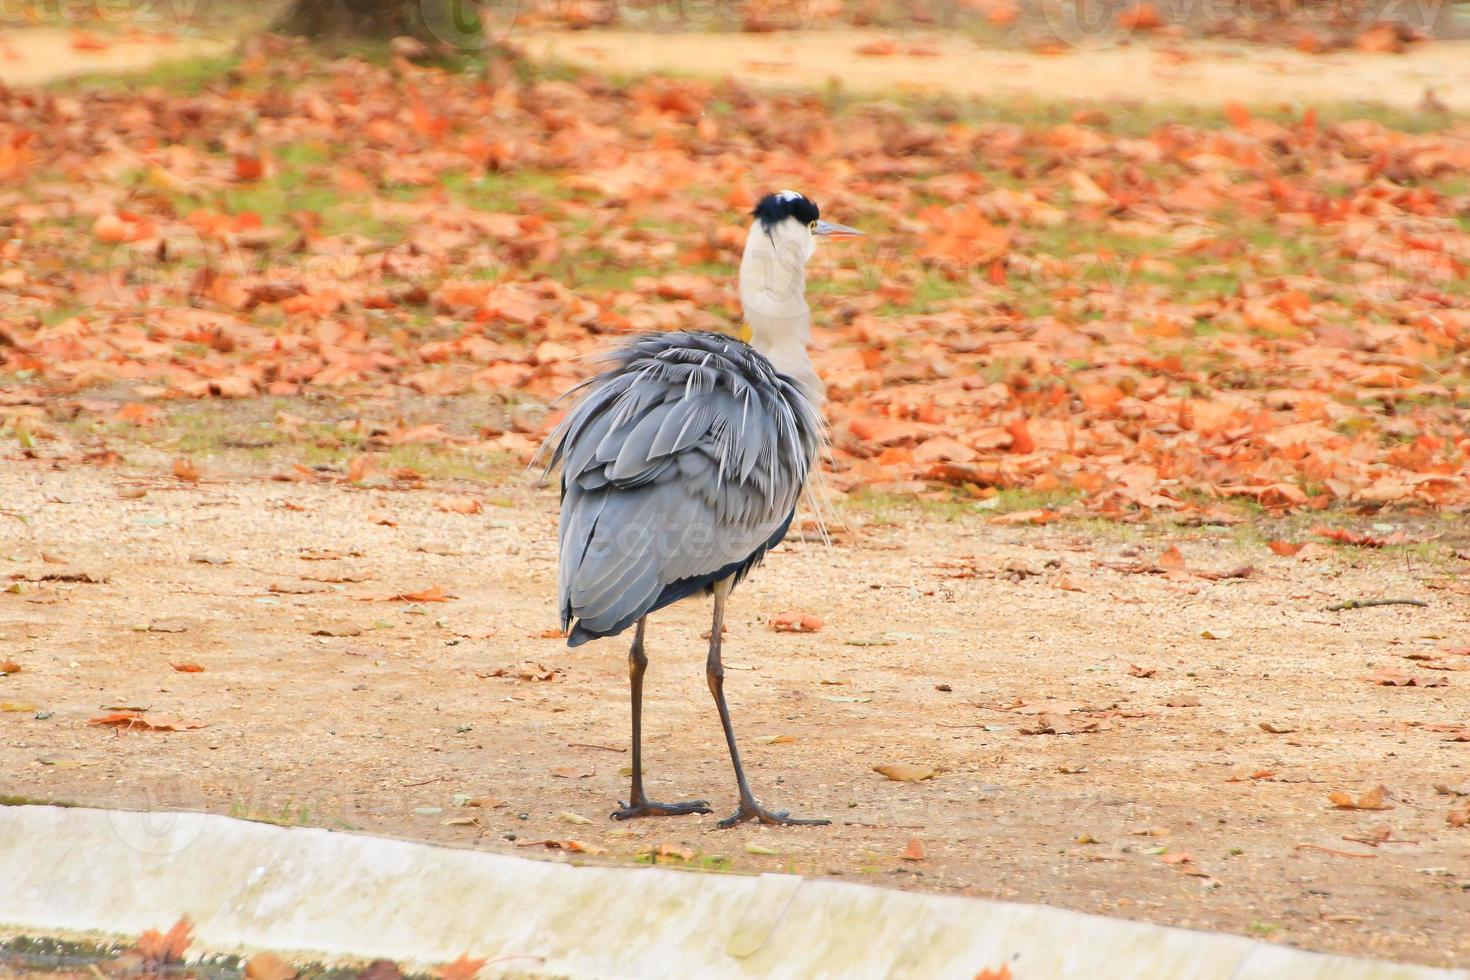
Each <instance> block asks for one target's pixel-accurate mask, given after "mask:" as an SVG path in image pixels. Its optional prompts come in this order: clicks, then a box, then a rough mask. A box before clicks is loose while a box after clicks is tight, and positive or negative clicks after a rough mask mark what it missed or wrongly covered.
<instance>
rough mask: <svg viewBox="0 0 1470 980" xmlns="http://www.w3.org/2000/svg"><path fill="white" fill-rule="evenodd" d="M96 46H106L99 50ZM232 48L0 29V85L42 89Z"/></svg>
mask: <svg viewBox="0 0 1470 980" xmlns="http://www.w3.org/2000/svg"><path fill="white" fill-rule="evenodd" d="M79 38H80V39H82V40H81V41H80V45H81V46H80V47H79V46H78V42H79ZM92 44H96V45H105V47H102V48H101V49H100V50H95V49H93V48H92V47H90V46H89V45H92ZM228 48H229V45H228V44H226V43H225V42H222V41H207V40H202V39H199V38H190V39H183V40H180V39H171V38H166V37H160V36H152V35H148V36H139V37H128V36H112V35H102V34H96V33H92V32H87V33H86V34H82V35H79V34H74V33H73V32H71V31H61V30H52V29H49V28H22V29H14V30H0V82H3V83H4V84H6V85H42V84H45V83H46V82H54V81H56V80H57V79H61V78H70V77H72V76H74V75H88V74H91V73H92V72H130V71H141V70H142V69H144V68H149V67H152V66H153V65H155V64H158V63H159V62H162V61H170V60H173V59H176V58H187V57H192V56H196V55H203V54H218V53H220V52H222V51H226V50H228Z"/></svg>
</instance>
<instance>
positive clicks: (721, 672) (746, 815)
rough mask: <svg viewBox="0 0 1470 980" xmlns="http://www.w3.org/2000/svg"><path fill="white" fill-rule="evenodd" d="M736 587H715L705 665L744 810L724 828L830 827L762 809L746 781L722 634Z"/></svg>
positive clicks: (724, 823)
mask: <svg viewBox="0 0 1470 980" xmlns="http://www.w3.org/2000/svg"><path fill="white" fill-rule="evenodd" d="M733 587H734V579H733V578H727V579H725V580H724V581H723V582H720V583H718V584H717V585H715V621H714V625H713V626H711V627H710V631H709V660H708V661H707V662H706V664H705V668H704V676H705V679H706V680H708V681H709V692H710V693H711V694H713V695H714V697H715V707H716V708H718V709H719V712H720V726H721V727H722V728H724V729H725V741H726V743H728V744H729V746H730V761H731V762H733V763H735V785H736V786H738V787H739V789H740V808H739V809H737V810H736V811H735V812H734V813H732V814H731V815H730V816H728V817H726V818H725V819H724V820H721V821H720V824H719V825H720V826H721V827H733V826H735V825H736V824H738V823H744V822H745V821H747V820H759V821H760V822H761V823H769V824H811V825H820V824H828V823H831V822H832V821H830V820H801V819H798V818H796V817H793V816H790V815H788V814H787V812H786V811H785V810H777V811H775V812H774V813H773V812H772V811H770V810H767V809H766V808H765V807H763V806H761V805H760V803H759V802H758V801H757V800H756V798H755V795H754V794H753V793H751V791H750V784H749V783H747V782H746V781H745V767H744V766H742V765H741V764H740V750H739V749H738V748H736V747H735V726H733V725H732V724H730V708H729V706H728V705H727V704H725V667H724V665H723V664H721V663H720V639H721V637H720V634H721V633H723V632H724V629H725V597H726V596H728V595H729V594H730V589H731V588H733Z"/></svg>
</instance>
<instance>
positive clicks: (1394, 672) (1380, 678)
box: [1363, 667, 1450, 687]
mask: <svg viewBox="0 0 1470 980" xmlns="http://www.w3.org/2000/svg"><path fill="white" fill-rule="evenodd" d="M1363 680H1365V681H1368V682H1369V683H1371V684H1377V685H1379V686H1381V687H1449V685H1450V682H1449V679H1448V678H1446V677H1428V676H1425V675H1422V674H1406V673H1404V672H1403V671H1402V670H1399V669H1398V668H1396V667H1383V668H1380V669H1378V670H1375V671H1373V673H1371V674H1364V675H1363Z"/></svg>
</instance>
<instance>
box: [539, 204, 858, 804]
mask: <svg viewBox="0 0 1470 980" xmlns="http://www.w3.org/2000/svg"><path fill="white" fill-rule="evenodd" d="M752 215H753V217H754V221H753V222H752V223H751V226H750V233H749V235H748V237H747V239H746V244H745V252H744V255H743V257H742V259H741V262H740V301H741V306H742V310H743V314H744V318H745V326H746V329H747V330H748V340H749V342H748V343H747V342H745V340H741V339H736V338H732V337H729V336H726V335H724V334H720V333H705V332H673V333H660V334H650V335H646V336H641V337H637V338H635V339H634V340H632V342H630V343H629V344H627V345H626V346H625V347H623V348H622V349H621V350H619V351H617V352H616V353H615V354H614V355H612V358H611V361H612V364H611V367H610V368H609V369H608V370H606V371H604V372H603V373H601V374H599V375H597V376H596V377H594V378H591V379H590V380H588V381H586V382H584V383H583V384H582V385H580V386H578V387H577V388H575V389H573V391H574V392H580V393H581V397H580V399H579V400H578V401H577V402H576V404H575V405H574V406H573V408H572V409H571V411H570V412H569V413H568V414H567V416H566V418H565V419H564V420H563V421H562V423H561V424H560V425H559V426H558V427H557V428H556V430H555V431H554V432H553V433H552V434H551V436H550V437H549V438H548V439H547V443H546V450H547V451H549V455H548V456H547V460H548V462H547V471H548V473H549V472H550V471H551V470H552V469H554V468H555V467H556V466H557V465H558V464H560V465H561V467H562V471H561V567H560V575H559V578H558V583H557V606H558V608H559V609H560V611H561V620H562V628H563V629H565V630H566V631H567V645H568V646H572V647H575V646H580V645H581V644H583V643H586V642H587V641H588V640H593V639H597V638H599V637H605V636H616V635H618V634H620V633H622V632H623V631H625V630H627V629H628V628H629V627H632V628H633V643H632V646H631V647H630V648H629V650H628V674H629V679H630V682H631V687H632V690H631V696H632V707H633V744H632V755H633V759H632V761H633V781H632V789H631V791H630V794H629V798H628V800H626V801H623V802H621V803H620V808H619V809H618V810H615V811H614V812H613V814H612V816H613V818H614V819H618V820H626V819H629V818H632V817H644V816H666V815H674V814H684V813H709V812H710V808H709V805H708V804H707V803H706V802H705V801H704V800H691V801H687V802H683V803H656V802H654V801H652V800H649V799H648V797H647V795H646V794H645V793H644V789H643V757H642V713H643V672H644V669H645V668H646V667H647V665H648V657H647V655H646V654H645V652H644V648H643V640H644V633H645V629H646V627H647V624H648V614H649V613H651V612H654V611H656V610H659V609H662V608H663V607H665V606H667V605H670V604H671V603H674V602H678V601H679V600H680V599H685V598H688V597H690V596H695V595H704V594H708V595H713V596H714V620H713V623H712V625H711V627H710V634H709V656H708V658H707V660H706V663H705V677H706V680H707V681H708V682H709V689H710V693H711V694H712V695H713V696H714V700H715V706H716V708H717V709H718V711H719V715H720V725H721V727H722V728H723V729H724V732H725V741H726V743H727V744H728V745H729V749H730V761H731V762H733V763H734V765H735V781H736V785H737V787H738V788H739V791H740V806H739V808H738V809H737V810H736V811H735V813H734V814H732V815H731V816H730V817H728V818H726V819H724V820H721V821H720V823H719V825H720V826H721V827H733V826H735V825H736V824H738V823H741V822H743V821H746V820H758V821H760V822H761V823H765V824H825V823H828V822H829V821H827V820H802V819H798V818H795V817H792V816H790V815H788V814H787V813H786V812H784V811H772V810H767V809H766V808H765V807H763V806H761V804H760V803H759V802H758V801H757V800H756V798H755V795H754V794H753V793H751V791H750V786H749V784H748V783H747V782H746V779H745V770H744V769H743V767H742V766H741V764H740V751H739V750H738V749H737V748H736V746H735V729H734V727H733V726H732V725H731V723H730V709H729V708H728V706H727V705H726V704H725V670H724V667H723V666H722V665H721V662H720V647H721V642H722V634H723V632H724V620H725V600H726V599H727V598H728V596H729V595H730V592H731V590H733V589H734V588H735V586H736V585H737V584H739V583H740V581H741V580H742V579H744V578H745V576H746V575H747V574H749V572H750V570H751V569H752V568H754V567H755V566H756V565H758V564H760V562H761V560H762V559H763V558H764V557H765V554H766V552H767V551H769V550H770V549H771V548H772V547H774V546H775V545H776V544H778V543H779V542H780V541H781V540H782V538H784V537H785V536H786V531H787V529H788V528H790V527H791V521H792V518H793V517H794V516H795V514H796V505H797V501H798V499H799V498H800V497H801V494H802V490H803V488H804V487H805V486H806V483H807V479H808V477H809V476H810V475H811V472H812V467H813V466H814V464H815V462H816V457H817V449H818V446H819V445H820V444H821V440H822V415H821V404H822V401H823V390H822V384H821V381H820V380H819V379H818V378H817V373H816V371H815V370H814V369H813V368H812V363H811V360H810V359H809V358H808V356H807V350H806V348H807V344H808V342H809V340H810V335H811V313H810V310H809V308H808V307H807V303H806V264H807V261H808V260H809V259H810V258H811V257H812V254H813V253H814V251H815V250H816V243H817V241H818V240H819V239H821V238H823V237H827V236H832V237H846V236H854V235H860V234H861V232H859V231H857V230H856V229H854V228H848V227H846V226H844V225H837V224H832V223H830V222H827V221H823V220H822V218H821V215H820V213H819V211H818V208H817V205H816V204H815V203H814V202H813V201H811V200H810V199H809V198H807V197H804V196H803V195H801V194H798V193H796V192H795V191H781V192H780V193H777V194H770V195H767V196H766V197H764V198H762V199H761V201H760V203H759V204H757V205H756V207H755V210H754V211H753V212H752Z"/></svg>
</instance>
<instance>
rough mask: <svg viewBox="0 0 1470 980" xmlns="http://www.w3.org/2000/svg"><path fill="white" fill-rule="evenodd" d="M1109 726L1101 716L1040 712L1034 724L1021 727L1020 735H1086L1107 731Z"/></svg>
mask: <svg viewBox="0 0 1470 980" xmlns="http://www.w3.org/2000/svg"><path fill="white" fill-rule="evenodd" d="M1109 727H1110V726H1109V725H1108V723H1107V721H1106V720H1105V719H1102V718H1085V717H1078V716H1074V715H1059V714H1051V713H1042V714H1039V715H1037V716H1036V724H1035V725H1034V726H1033V727H1031V728H1022V729H1021V730H1020V731H1021V734H1022V735H1086V734H1090V733H1092V732H1102V731H1107V730H1108V728H1109Z"/></svg>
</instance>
